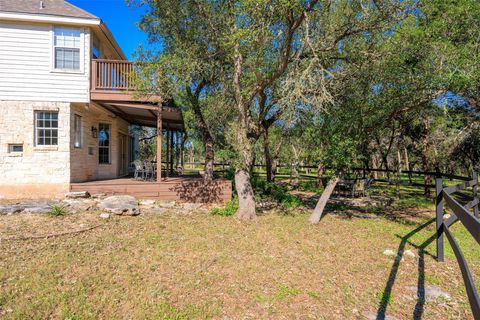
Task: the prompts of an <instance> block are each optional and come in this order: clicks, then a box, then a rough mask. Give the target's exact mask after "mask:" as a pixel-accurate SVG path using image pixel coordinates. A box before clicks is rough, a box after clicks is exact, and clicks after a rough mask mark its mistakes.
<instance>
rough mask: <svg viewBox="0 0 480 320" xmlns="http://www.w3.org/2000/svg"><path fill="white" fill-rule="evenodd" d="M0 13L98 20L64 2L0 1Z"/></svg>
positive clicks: (33, 0)
mask: <svg viewBox="0 0 480 320" xmlns="http://www.w3.org/2000/svg"><path fill="white" fill-rule="evenodd" d="M42 3H43V8H42ZM0 11H3V12H12V13H27V14H44V15H53V16H63V17H74V18H87V19H98V17H96V16H94V15H93V14H90V13H88V12H87V11H85V10H83V9H80V8H78V7H76V6H74V5H73V4H70V3H68V2H66V1H64V0H42V1H41V0H0Z"/></svg>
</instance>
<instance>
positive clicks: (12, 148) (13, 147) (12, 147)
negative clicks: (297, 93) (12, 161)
mask: <svg viewBox="0 0 480 320" xmlns="http://www.w3.org/2000/svg"><path fill="white" fill-rule="evenodd" d="M8 152H10V153H18V152H23V144H16V143H11V144H9V145H8Z"/></svg>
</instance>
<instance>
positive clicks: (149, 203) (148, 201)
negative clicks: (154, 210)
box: [139, 199, 156, 207]
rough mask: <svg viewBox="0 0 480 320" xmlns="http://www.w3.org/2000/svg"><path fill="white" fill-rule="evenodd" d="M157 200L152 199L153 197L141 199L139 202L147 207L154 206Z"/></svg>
mask: <svg viewBox="0 0 480 320" xmlns="http://www.w3.org/2000/svg"><path fill="white" fill-rule="evenodd" d="M155 203H156V202H155V200H152V199H143V200H140V201H139V204H140V205H141V206H146V207H153V206H155Z"/></svg>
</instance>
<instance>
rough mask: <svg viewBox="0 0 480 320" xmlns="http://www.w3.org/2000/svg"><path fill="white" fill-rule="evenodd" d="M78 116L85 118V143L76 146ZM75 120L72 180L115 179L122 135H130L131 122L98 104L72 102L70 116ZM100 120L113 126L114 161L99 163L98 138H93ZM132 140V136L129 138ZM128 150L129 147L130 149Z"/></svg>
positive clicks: (111, 127) (112, 150) (83, 124)
mask: <svg viewBox="0 0 480 320" xmlns="http://www.w3.org/2000/svg"><path fill="white" fill-rule="evenodd" d="M75 115H79V116H81V117H82V118H81V119H82V139H81V141H82V144H81V147H80V148H75V146H74V143H73V141H74V130H73V121H74V117H75ZM70 117H71V118H70V122H71V123H72V130H71V132H70V134H71V137H70V139H71V141H72V143H71V144H70V151H71V158H70V168H71V182H84V181H90V180H98V179H111V178H116V177H118V175H119V169H120V161H119V138H120V135H121V134H123V135H126V136H128V122H126V121H124V120H123V119H121V118H119V117H116V116H115V115H113V114H112V113H110V112H109V111H107V110H106V109H104V108H102V107H101V106H98V105H96V104H93V103H91V104H72V112H71V115H70ZM100 123H106V124H109V125H110V163H109V164H99V159H98V137H93V135H92V127H94V128H96V129H98V128H99V124H100ZM126 141H128V139H126ZM127 150H128V149H127Z"/></svg>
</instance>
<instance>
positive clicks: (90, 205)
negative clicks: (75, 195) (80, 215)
mask: <svg viewBox="0 0 480 320" xmlns="http://www.w3.org/2000/svg"><path fill="white" fill-rule="evenodd" d="M63 204H65V207H67V208H68V209H69V211H70V212H85V211H89V210H92V209H94V208H95V207H96V205H97V202H96V201H95V200H92V199H65V200H63Z"/></svg>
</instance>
